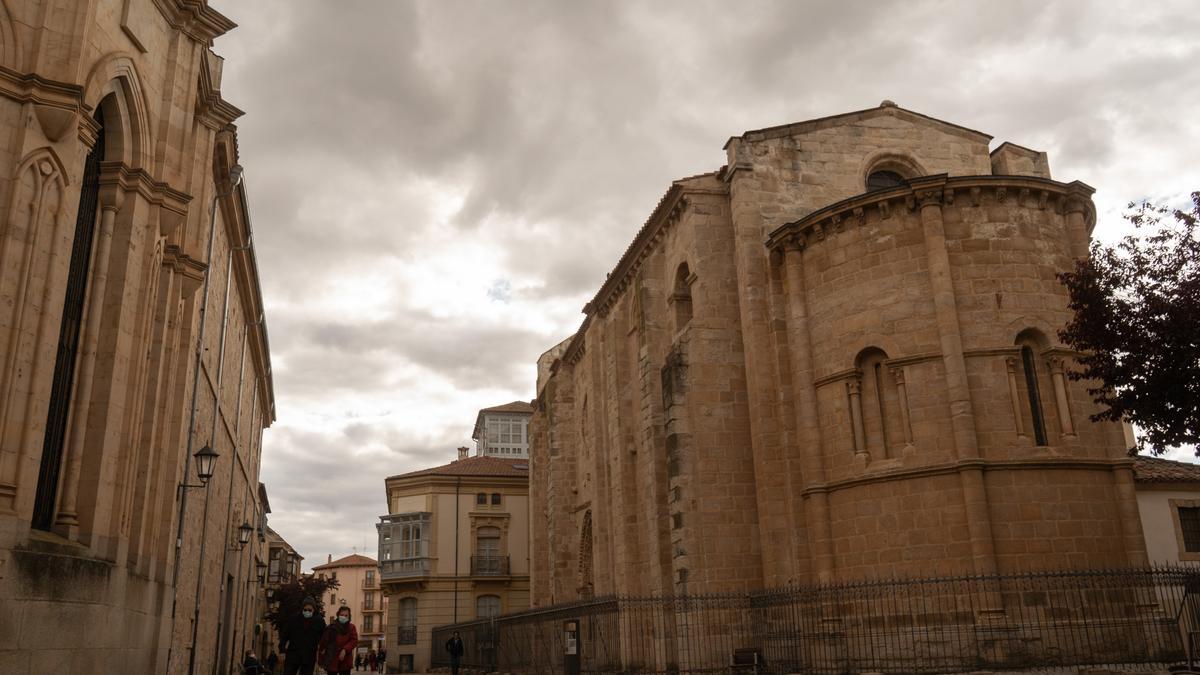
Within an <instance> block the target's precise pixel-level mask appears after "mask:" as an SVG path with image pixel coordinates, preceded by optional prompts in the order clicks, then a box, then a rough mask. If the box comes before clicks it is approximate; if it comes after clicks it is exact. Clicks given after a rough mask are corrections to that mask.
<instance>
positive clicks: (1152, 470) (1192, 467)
mask: <svg viewBox="0 0 1200 675" xmlns="http://www.w3.org/2000/svg"><path fill="white" fill-rule="evenodd" d="M1133 479H1134V480H1135V481H1137V482H1138V483H1200V464H1192V463H1191V462H1177V461H1175V460H1171V459H1163V458H1162V457H1147V456H1144V455H1138V456H1137V457H1134V458H1133Z"/></svg>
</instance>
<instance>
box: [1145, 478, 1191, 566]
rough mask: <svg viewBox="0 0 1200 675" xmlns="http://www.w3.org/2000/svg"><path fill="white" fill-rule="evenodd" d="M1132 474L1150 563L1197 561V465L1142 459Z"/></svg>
mask: <svg viewBox="0 0 1200 675" xmlns="http://www.w3.org/2000/svg"><path fill="white" fill-rule="evenodd" d="M1133 473H1134V481H1135V484H1136V485H1137V500H1138V513H1139V515H1140V516H1141V520H1142V532H1144V533H1145V536H1146V554H1147V555H1148V556H1149V557H1150V562H1152V563H1154V564H1156V565H1173V564H1178V563H1194V562H1197V561H1200V465H1197V464H1190V463H1187V462H1175V461H1171V460H1169V459H1164V458H1162V457H1145V456H1141V457H1137V458H1135V459H1134V465H1133Z"/></svg>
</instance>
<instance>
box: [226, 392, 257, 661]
mask: <svg viewBox="0 0 1200 675" xmlns="http://www.w3.org/2000/svg"><path fill="white" fill-rule="evenodd" d="M239 388H240V385H239ZM239 400H240V399H239ZM250 405H252V406H254V412H253V413H251V415H250V425H251V427H253V425H254V419H255V415H257V414H258V382H257V381H255V383H254V393H253V394H252V395H251V396H250ZM241 429H242V414H241V408H240V407H239V408H238V421H237V424H236V425H234V434H235V435H236V436H237V437H238V438H241ZM260 438H261V437H260ZM253 449H254V443H253V441H251V443H250V447H249V448H248V449H247V454H249V452H251V451H253ZM246 466H247V467H249V464H247V465H246ZM257 478H258V477H257V476H255V477H254V479H251V477H250V473H249V471H247V472H246V499H245V501H243V502H242V513H245V512H246V505H247V504H251V503H256V502H254V489H253V488H251V487H250V485H251V483H253V484H255V485H257V484H258V480H257ZM263 515H264V514H261V513H259V511H258V507H257V506H255V508H254V519H255V520H254V522H255V524H256V525H257V524H258V523H261V522H262V517H263ZM255 538H256V537H255V535H254V534H253V533H251V534H250V541H251V542H254V540H255ZM257 547H258V544H257V543H255V544H254V545H253V546H250V553H251V554H253V553H254V549H255V548H257ZM243 559H244V556H239V557H238V571H237V577H236V578H239V579H240V578H241V576H242V561H243ZM246 571H247V573H248V575H249V576H248V577H247V579H246V585H247V586H248V585H249V584H250V583H251V582H252V581H255V580H257V576H256V575H257V572H258V570H253V571H251V570H250V569H249V568H247V570H246ZM237 605H238V612H239V613H240V615H241V616H242V624H241V625H235V626H234V629H233V639H232V640H230V642H229V645H230V647H235V646H237V645H235V644H234V643H235V642H237V638H238V635H239V632H240V631H241V629H242V627H243V626H244V625H245V618H246V589H245V588H242V587H239V588H238V599H237ZM255 618H256V620H255V623H257V616H256V617H255ZM240 635H241V637H242V644H241V646H240V647H239V648H238V650H237V651H236V652H234V654H231V656H233V661H232V663H233V664H234V667H236V666H237V656H236V655H237V654H243V653H245V651H246V634H245V633H244V632H240Z"/></svg>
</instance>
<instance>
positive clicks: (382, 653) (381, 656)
mask: <svg viewBox="0 0 1200 675" xmlns="http://www.w3.org/2000/svg"><path fill="white" fill-rule="evenodd" d="M375 664H376V667H377V668H378V670H379V672H381V673H386V672H387V650H386V649H380V650H379V653H378V654H376V655H375Z"/></svg>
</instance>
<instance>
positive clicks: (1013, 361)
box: [1004, 356, 1017, 374]
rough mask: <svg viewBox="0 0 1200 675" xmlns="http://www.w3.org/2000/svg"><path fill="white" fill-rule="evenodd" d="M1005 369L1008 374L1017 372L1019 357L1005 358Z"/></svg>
mask: <svg viewBox="0 0 1200 675" xmlns="http://www.w3.org/2000/svg"><path fill="white" fill-rule="evenodd" d="M1004 367H1005V369H1007V370H1008V372H1009V373H1010V374H1011V373H1015V372H1017V357H1015V356H1006V357H1004Z"/></svg>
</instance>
